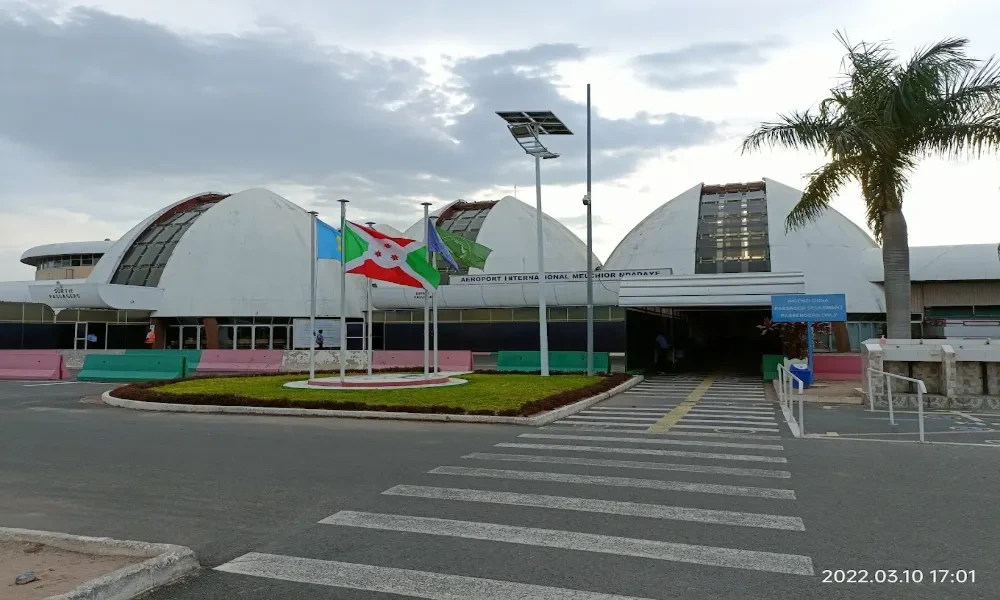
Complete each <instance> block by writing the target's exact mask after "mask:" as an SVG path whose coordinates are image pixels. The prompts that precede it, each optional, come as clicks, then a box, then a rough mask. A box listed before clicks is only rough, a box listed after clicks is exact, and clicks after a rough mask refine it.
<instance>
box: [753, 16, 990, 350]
mask: <svg viewBox="0 0 1000 600" xmlns="http://www.w3.org/2000/svg"><path fill="white" fill-rule="evenodd" d="M837 39H838V40H839V41H840V43H841V44H843V46H844V48H845V49H846V50H847V55H846V56H845V57H844V61H843V77H842V80H841V82H840V83H839V84H838V85H837V86H835V87H834V88H833V89H831V90H830V97H829V98H826V99H825V100H823V101H822V102H820V103H819V106H818V107H817V108H816V109H811V110H806V111H802V112H791V113H788V114H782V115H779V116H778V122H776V123H762V124H761V125H760V127H758V128H757V130H756V131H754V132H753V133H751V134H750V135H749V136H747V138H746V139H745V140H743V152H749V151H753V150H757V149H759V148H760V147H761V146H763V145H767V146H776V145H777V146H782V147H787V148H795V149H808V150H813V151H820V152H823V153H824V155H825V156H826V157H827V159H828V162H827V163H826V164H824V165H823V166H822V167H820V168H819V169H817V170H815V171H813V172H812V173H810V174H809V183H808V185H807V186H806V188H805V190H804V191H803V193H802V199H801V200H800V201H799V203H798V204H797V205H795V207H794V208H793V209H792V211H791V212H790V213H789V214H788V217H787V218H786V220H785V228H786V230H792V229H796V228H799V227H802V226H803V225H805V224H806V223H808V222H810V221H811V220H813V219H815V218H816V217H818V216H820V215H821V214H823V212H824V211H825V210H826V209H827V208H828V207H829V206H830V203H831V202H832V201H833V198H834V196H835V194H836V193H837V191H838V190H839V189H841V188H842V187H843V186H844V185H845V184H847V183H848V182H850V181H857V182H858V183H859V184H860V187H861V195H862V198H863V199H864V201H865V208H866V219H867V221H868V227H869V228H870V229H871V230H872V232H873V233H874V234H875V239H876V241H878V242H880V243H881V244H882V263H883V266H884V268H885V301H886V317H887V321H888V336H889V337H890V338H896V339H899V338H902V339H909V337H910V251H909V244H908V242H907V233H906V219H905V218H903V193H904V192H905V191H906V188H907V185H908V177H909V175H910V173H911V172H912V171H913V170H914V168H915V167H916V166H917V163H918V162H919V160H920V159H921V158H924V157H927V156H947V157H956V156H962V155H965V156H979V155H981V153H982V152H983V150H987V151H990V150H995V149H997V148H998V147H1000V69H998V66H997V63H996V62H995V61H994V59H993V58H990V59H989V60H986V61H979V60H975V59H972V58H969V57H968V56H967V55H966V52H965V47H966V45H967V44H968V40H966V39H963V38H951V39H946V40H943V41H941V42H938V43H937V44H934V45H932V46H928V47H926V48H923V49H920V50H918V51H917V52H916V53H915V54H914V55H913V57H912V58H910V60H909V61H907V62H906V63H902V62H900V61H899V59H898V57H897V55H896V53H895V52H894V51H893V50H892V49H891V48H890V47H889V46H888V45H886V44H885V43H875V44H866V43H861V44H851V43H850V42H849V41H848V40H847V38H846V36H844V35H843V34H841V33H840V32H838V33H837Z"/></svg>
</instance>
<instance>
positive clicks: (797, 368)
mask: <svg viewBox="0 0 1000 600" xmlns="http://www.w3.org/2000/svg"><path fill="white" fill-rule="evenodd" d="M788 372H789V373H791V374H792V375H795V376H796V377H798V378H799V379H801V380H802V385H803V386H805V387H809V386H811V385H812V384H813V372H812V370H811V369H810V368H809V367H807V366H803V365H788Z"/></svg>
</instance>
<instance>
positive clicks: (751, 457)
mask: <svg viewBox="0 0 1000 600" xmlns="http://www.w3.org/2000/svg"><path fill="white" fill-rule="evenodd" d="M494 446H495V447H497V448H524V449H531V450H568V451H571V452H604V453H609V454H643V455H646V456H677V457H686V458H714V459H716V460H742V461H747V462H768V463H785V462H788V460H787V459H785V457H783V456H761V455H757V454H720V453H715V452H686V451H683V450H658V449H652V448H619V447H617V446H575V445H570V444H519V443H515V442H501V443H499V444H494Z"/></svg>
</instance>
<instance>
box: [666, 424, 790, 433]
mask: <svg viewBox="0 0 1000 600" xmlns="http://www.w3.org/2000/svg"><path fill="white" fill-rule="evenodd" d="M674 428H675V429H714V430H717V431H722V430H725V431H744V432H749V431H761V432H765V433H778V429H777V428H775V427H745V426H742V425H685V424H684V423H683V422H681V423H678V424H676V425H674ZM671 433H673V431H671Z"/></svg>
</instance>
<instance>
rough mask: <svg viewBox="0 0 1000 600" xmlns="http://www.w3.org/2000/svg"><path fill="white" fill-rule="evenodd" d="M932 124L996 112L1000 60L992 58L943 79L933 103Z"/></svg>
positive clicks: (979, 117) (982, 117) (999, 96)
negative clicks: (933, 121) (935, 100)
mask: <svg viewBox="0 0 1000 600" xmlns="http://www.w3.org/2000/svg"><path fill="white" fill-rule="evenodd" d="M932 108H933V111H934V112H933V115H932V116H933V117H934V120H935V121H936V123H938V124H940V123H948V122H959V121H966V122H974V121H980V120H986V119H990V118H993V117H995V116H996V115H997V114H998V113H1000V62H998V61H997V60H996V59H995V58H994V57H990V59H989V60H986V61H983V62H981V63H979V64H978V65H977V67H976V68H973V69H969V70H967V71H965V72H964V73H962V74H961V75H960V76H956V77H952V78H949V79H948V80H946V81H945V82H943V85H942V90H941V93H940V95H939V97H938V99H937V102H935V103H934V106H933V107H932Z"/></svg>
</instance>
